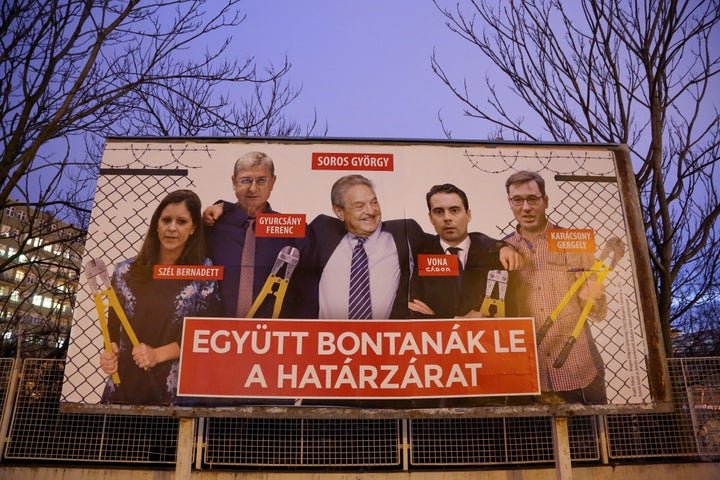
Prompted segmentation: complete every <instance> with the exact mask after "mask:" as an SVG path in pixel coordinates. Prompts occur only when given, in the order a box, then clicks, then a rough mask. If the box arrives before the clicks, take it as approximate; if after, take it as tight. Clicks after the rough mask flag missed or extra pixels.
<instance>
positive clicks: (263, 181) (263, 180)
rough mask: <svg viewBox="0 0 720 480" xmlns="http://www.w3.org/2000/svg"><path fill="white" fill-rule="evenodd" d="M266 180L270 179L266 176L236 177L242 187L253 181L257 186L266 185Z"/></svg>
mask: <svg viewBox="0 0 720 480" xmlns="http://www.w3.org/2000/svg"><path fill="white" fill-rule="evenodd" d="M268 181H270V179H269V178H268V177H257V178H253V177H240V178H238V179H237V183H239V184H240V185H242V186H243V187H249V186H250V185H252V184H253V182H255V183H256V184H257V186H258V187H262V186H263V185H267V183H268Z"/></svg>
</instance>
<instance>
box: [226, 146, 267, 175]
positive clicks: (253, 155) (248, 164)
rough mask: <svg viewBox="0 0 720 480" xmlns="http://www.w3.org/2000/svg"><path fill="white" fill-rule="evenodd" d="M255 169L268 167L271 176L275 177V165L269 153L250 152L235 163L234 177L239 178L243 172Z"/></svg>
mask: <svg viewBox="0 0 720 480" xmlns="http://www.w3.org/2000/svg"><path fill="white" fill-rule="evenodd" d="M254 167H267V169H268V170H270V176H273V175H275V164H274V163H273V160H272V158H270V156H269V155H268V154H267V153H264V152H248V153H246V154H244V155H243V156H241V157H240V158H238V159H237V160H236V161H235V168H233V176H237V174H238V172H240V171H241V170H247V169H248V168H254Z"/></svg>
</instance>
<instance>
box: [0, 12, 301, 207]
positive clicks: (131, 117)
mask: <svg viewBox="0 0 720 480" xmlns="http://www.w3.org/2000/svg"><path fill="white" fill-rule="evenodd" d="M239 3H240V1H239V0H231V1H227V2H220V3H213V4H212V5H209V4H208V2H203V1H199V0H155V1H143V2H140V1H138V0H134V1H127V2H126V1H113V0H109V1H104V2H78V1H71V0H53V1H39V0H24V1H23V0H15V1H11V2H4V3H3V4H2V7H0V12H2V18H1V19H0V35H1V36H2V42H1V43H0V45H1V50H0V58H1V59H2V68H1V70H0V79H2V83H1V85H2V87H1V90H0V92H1V96H0V112H2V146H3V149H2V157H1V159H0V207H4V206H5V203H6V202H7V199H8V198H9V197H10V194H11V192H13V191H14V190H16V189H18V188H22V187H23V186H24V185H23V182H24V181H27V180H28V175H30V178H31V179H32V178H37V176H36V175H31V174H37V173H38V171H39V170H41V169H43V168H45V169H51V170H53V171H55V170H57V168H58V166H61V167H62V168H66V167H68V166H71V165H74V166H77V167H80V166H83V164H84V162H85V161H86V160H85V158H84V156H83V155H79V154H75V155H74V157H76V158H82V159H83V161H82V162H79V163H77V164H72V162H69V158H73V157H68V158H65V159H63V158H62V157H61V158H60V159H58V158H56V157H55V156H53V155H51V154H50V152H48V151H46V150H47V146H48V143H49V142H53V141H55V140H58V139H62V140H63V141H66V142H67V141H68V140H69V139H71V138H73V136H76V135H82V134H88V133H90V134H95V135H100V136H107V135H135V134H143V135H149V134H161V135H197V134H200V133H203V134H207V135H247V134H276V135H291V134H294V133H295V134H297V133H301V131H302V129H303V127H302V126H301V125H299V124H298V123H296V122H292V121H288V120H286V119H285V118H284V109H285V107H287V105H289V104H290V103H291V102H292V101H293V100H294V99H295V98H296V97H297V95H298V94H299V89H294V88H292V87H290V86H289V85H288V84H287V82H286V78H287V74H288V72H289V69H290V64H289V63H288V62H287V61H285V62H284V63H283V64H282V65H281V66H280V67H279V68H272V67H270V68H265V69H263V70H259V69H258V68H257V66H256V64H255V62H254V60H253V59H252V58H248V59H244V60H239V59H233V57H232V56H231V55H230V54H229V47H230V39H229V38H225V39H223V38H222V37H219V36H218V35H220V34H221V33H222V32H223V31H229V30H230V29H232V28H237V27H238V26H240V24H241V23H242V22H243V21H244V20H245V17H244V16H243V15H242V14H241V12H240V10H239ZM309 128H312V126H311V127H309ZM53 147H54V148H53V151H56V149H57V144H54V146H53ZM43 149H45V150H43ZM63 160H65V161H63ZM96 160H97V159H93V160H92V162H90V163H91V164H94V163H96ZM30 181H32V180H30ZM32 186H33V185H30V187H32Z"/></svg>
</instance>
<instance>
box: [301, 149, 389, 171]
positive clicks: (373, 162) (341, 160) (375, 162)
mask: <svg viewBox="0 0 720 480" xmlns="http://www.w3.org/2000/svg"><path fill="white" fill-rule="evenodd" d="M394 168H395V163H394V156H393V154H392V153H322V152H313V154H312V169H313V170H376V171H387V172H392V171H393V169H394Z"/></svg>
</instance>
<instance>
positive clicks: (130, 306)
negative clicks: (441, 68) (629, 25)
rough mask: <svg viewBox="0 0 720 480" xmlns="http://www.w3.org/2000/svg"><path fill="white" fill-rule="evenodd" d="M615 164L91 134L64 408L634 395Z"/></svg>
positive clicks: (475, 149) (514, 149) (527, 155)
mask: <svg viewBox="0 0 720 480" xmlns="http://www.w3.org/2000/svg"><path fill="white" fill-rule="evenodd" d="M618 161H619V160H618V158H617V155H616V153H615V151H614V150H613V149H612V148H609V147H602V146H578V145H575V146H564V145H511V144H507V145H503V144H500V145H498V144H493V145H483V144H479V143H467V142H465V143H462V142H460V143H449V142H444V143H443V142H431V141H425V142H411V141H383V142H373V141H362V140H353V141H341V140H323V139H315V140H297V141H290V140H280V139H232V140H230V139H228V140H217V139H215V140H212V141H203V140H193V139H110V140H109V141H108V143H107V145H106V149H105V153H104V156H103V163H102V168H101V172H100V177H99V180H98V187H97V193H96V197H95V204H94V207H93V210H92V218H91V224H90V231H89V236H88V242H87V246H86V251H85V256H84V258H83V271H82V276H81V281H80V285H81V287H82V288H81V289H80V291H79V292H78V297H77V304H76V309H75V317H74V324H73V327H72V331H71V345H70V348H69V352H68V361H67V366H66V370H65V382H64V384H63V393H62V402H63V403H65V404H72V405H75V406H82V405H108V406H111V405H137V406H146V405H152V406H163V407H168V408H176V407H188V406H189V407H194V406H204V407H213V406H222V407H228V406H235V405H237V406H245V405H274V404H282V405H299V406H302V405H320V406H322V405H324V404H326V403H327V404H328V405H342V404H344V403H346V404H347V405H350V406H356V405H358V403H357V402H358V401H360V403H359V405H361V406H363V407H365V408H386V407H387V406H388V401H389V402H390V405H391V406H392V407H396V408H417V407H422V408H433V407H440V406H443V407H447V406H450V407H452V406H461V407H468V406H471V407H472V406H478V407H481V406H487V405H506V404H508V403H509V400H508V399H510V398H514V399H515V400H513V402H514V403H513V404H514V405H518V404H520V405H523V404H527V405H543V404H548V405H557V404H569V405H572V404H583V405H585V406H591V407H597V411H602V409H603V408H608V407H618V406H620V407H628V406H629V407H632V406H633V405H637V406H644V405H648V404H651V403H652V402H653V398H652V395H651V388H650V382H649V374H648V371H649V368H650V365H649V362H648V350H649V348H648V344H647V338H646V334H645V331H646V328H647V322H648V319H647V318H644V317H645V315H644V314H643V312H644V311H645V310H644V309H643V308H641V307H642V304H641V299H640V295H639V294H638V285H637V272H636V270H635V264H636V262H635V261H634V259H635V258H636V256H637V255H640V254H645V252H636V251H633V247H632V245H633V244H634V242H633V239H632V233H631V232H632V231H633V228H634V227H633V225H632V223H631V220H632V219H631V218H630V216H629V215H628V214H627V212H626V211H625V208H626V207H625V206H626V204H627V203H628V199H627V198H624V195H627V194H626V193H623V191H624V190H623V189H622V188H621V185H620V183H621V182H620V180H619V178H618V163H617V162H618ZM635 243H636V242H635Z"/></svg>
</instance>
